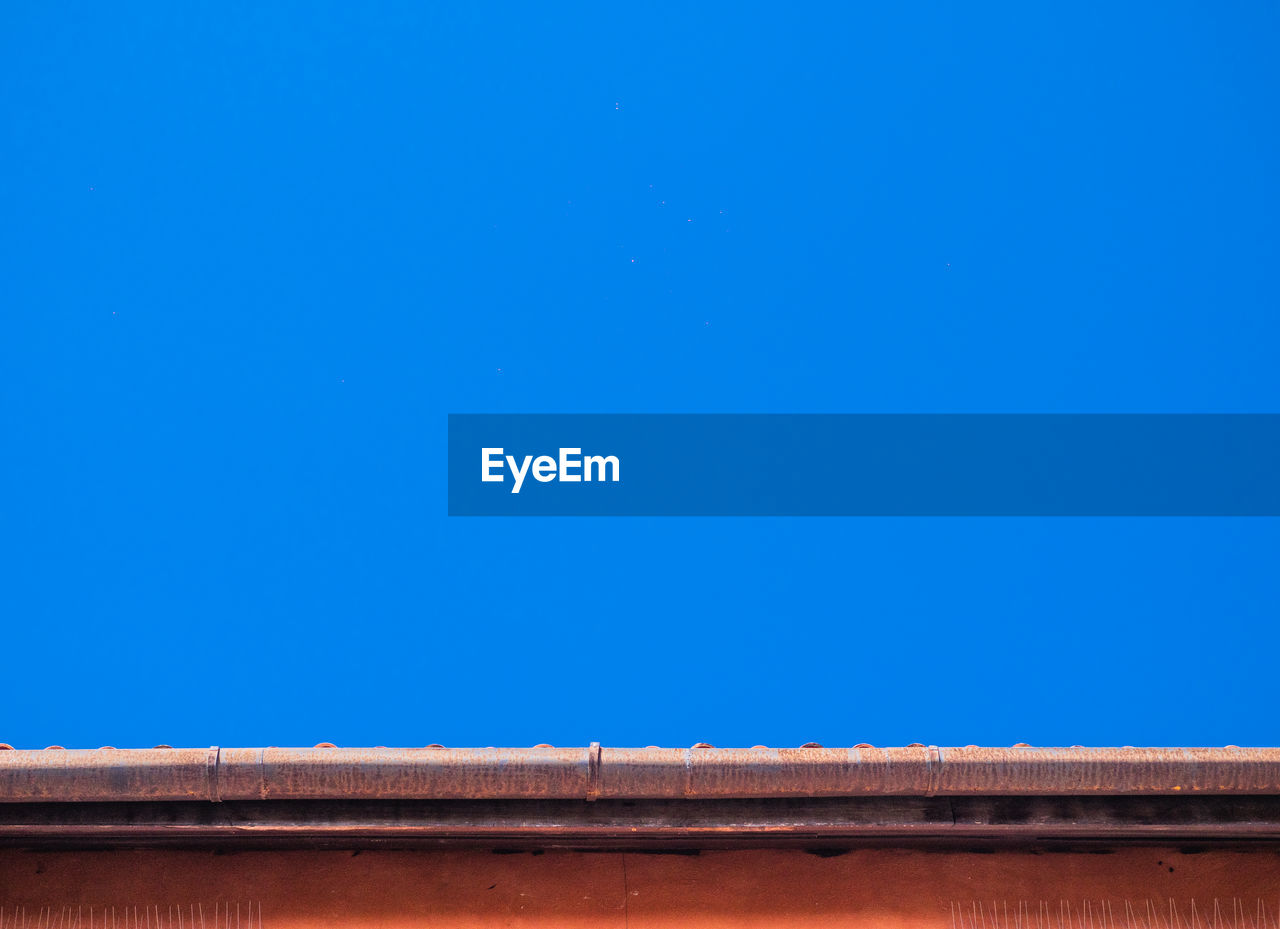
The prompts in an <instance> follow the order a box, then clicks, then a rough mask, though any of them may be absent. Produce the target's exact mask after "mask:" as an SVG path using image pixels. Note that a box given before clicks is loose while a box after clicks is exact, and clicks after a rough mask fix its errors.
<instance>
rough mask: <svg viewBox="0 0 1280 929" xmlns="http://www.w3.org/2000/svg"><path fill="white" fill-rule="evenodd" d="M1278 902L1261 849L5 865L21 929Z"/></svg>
mask: <svg viewBox="0 0 1280 929" xmlns="http://www.w3.org/2000/svg"><path fill="white" fill-rule="evenodd" d="M535 851H536V850H535ZM1278 900H1280V868H1278V867H1277V858H1276V855H1275V853H1274V852H1273V851H1270V850H1266V851H1256V852H1240V851H1236V850H1230V851H1223V850H1210V851H1206V852H1203V853H1200V854H1188V853H1184V852H1180V851H1178V850H1176V849H1173V848H1167V847H1165V848H1150V847H1141V848H1125V849H1118V850H1116V851H1115V852H1114V853H1113V854H1108V855H1096V854H1052V855H1041V854H1029V853H1025V852H1020V851H1002V850H997V851H992V852H991V853H989V854H967V853H965V852H963V851H955V852H951V853H946V854H938V853H934V852H931V851H903V850H899V849H892V850H883V849H861V850H856V851H852V852H850V853H848V854H844V855H834V856H830V855H822V856H820V855H810V854H805V853H804V852H803V851H800V850H755V851H717V852H705V853H702V854H698V855H646V854H632V853H622V854H608V853H606V854H582V853H578V852H570V851H557V850H550V851H547V852H546V853H545V854H502V855H495V854H491V853H490V852H489V851H486V850H477V849H450V850H444V851H431V852H423V851H394V852H387V851H380V850H366V851H363V852H362V853H361V854H359V855H352V854H351V852H350V851H327V852H326V851H290V852H284V853H279V852H271V851H241V852H238V853H236V854H231V855H226V854H223V855H219V854H211V853H210V852H209V851H203V850H179V849H146V850H132V849H111V850H109V851H102V852H93V851H77V852H50V851H47V850H41V851H39V852H27V851H23V850H18V849H5V850H0V904H3V905H4V914H3V915H4V923H5V926H6V927H9V926H14V925H15V924H16V925H18V926H24V925H25V926H27V927H28V929H35V927H44V929H48V927H50V926H53V927H54V929H57V927H59V926H62V927H66V926H68V925H71V926H77V925H78V926H79V927H81V929H85V927H87V926H88V925H89V924H90V920H91V919H92V921H93V925H94V926H95V927H102V926H104V925H107V926H114V927H116V929H123V927H126V926H127V927H128V929H137V927H139V926H141V927H142V929H148V927H150V929H155V927H157V926H161V927H163V929H173V927H174V926H175V924H177V923H178V922H179V921H178V918H177V917H178V914H179V913H182V914H183V915H184V916H185V918H184V919H183V920H182V921H181V923H180V925H181V926H182V927H184V929H192V927H193V926H194V927H197V929H198V927H200V926H201V925H202V924H203V925H206V926H212V925H214V924H215V923H216V924H217V925H219V926H231V927H234V926H235V925H236V906H237V905H238V906H240V908H241V909H240V914H241V915H240V922H239V925H240V926H241V927H247V926H249V924H250V918H249V913H250V912H251V911H252V912H253V913H254V914H255V916H256V920H255V921H254V923H253V926H252V929H312V927H314V929H331V927H376V929H492V927H495V926H510V927H520V929H542V927H546V929H566V927H567V929H737V927H742V929H766V927H767V929H779V927H782V929H791V927H795V929H1037V927H1071V929H1121V927H1133V929H1137V927H1148V929H1178V927H1181V929H1190V927H1199V929H1208V927H1212V929H1264V927H1265V929H1275V926H1276V925H1277V918H1278V914H1277V901H1278ZM228 903H230V904H231V905H230V906H228ZM173 904H177V905H176V906H173ZM157 905H159V906H158V907H157ZM149 906H150V907H151V910H150V913H148V907H149ZM112 908H114V909H112ZM175 911H176V912H175ZM215 914H216V916H215ZM77 920H78V922H77Z"/></svg>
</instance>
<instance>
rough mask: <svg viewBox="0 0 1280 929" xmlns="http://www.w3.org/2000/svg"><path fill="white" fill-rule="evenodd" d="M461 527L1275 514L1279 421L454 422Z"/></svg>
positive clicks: (847, 418) (511, 417)
mask: <svg viewBox="0 0 1280 929" xmlns="http://www.w3.org/2000/svg"><path fill="white" fill-rule="evenodd" d="M449 514H450V515H452V516H1275V515H1280V415H1270V414H1268V415H1248V414H1238V415H1237V414H1221V415H1219V414H1214V415H1145V414H1122V415H1089V414H1082V415H1003V414H990V415H988V414H978V415H942V414H939V415H934V414H926V415H897V414H890V415H755V414H750V415H733V414H691V415H667V414H654V415H635V414H617V415H594V414H545V415H526V414H457V415H451V416H450V417H449Z"/></svg>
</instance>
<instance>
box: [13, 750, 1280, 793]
mask: <svg viewBox="0 0 1280 929" xmlns="http://www.w3.org/2000/svg"><path fill="white" fill-rule="evenodd" d="M5 749H7V750H0V803H85V802H104V801H106V802H135V803H136V802H172V801H206V802H215V803H218V802H223V803H226V802H235V801H262V800H346V801H351V800H366V801H373V800H435V801H440V800H540V801H553V800H555V801H559V800H577V801H584V800H586V801H596V800H726V799H783V798H822V797H832V798H856V797H893V796H901V797H1000V796H1008V797H1034V796H1215V795H1246V794H1252V795H1280V748H1237V747H1234V746H1228V747H1226V748H1080V747H1072V748H1032V747H1030V746H1015V747H1013V748H980V747H977V746H968V747H964V748H940V747H938V746H925V745H911V746H906V747H901V748H874V747H871V746H866V745H860V746H856V747H854V748H823V747H819V746H806V747H802V748H766V747H763V746H759V747H756V748H749V749H716V748H712V747H710V746H705V747H703V746H695V747H694V748H691V749H670V748H652V747H651V748H643V749H640V748H604V747H602V746H600V745H599V744H598V743H592V744H591V745H589V746H587V747H584V748H552V747H550V746H539V747H535V748H460V749H445V748H439V747H428V748H337V747H333V746H319V747H316V748H219V747H212V748H202V749H175V748H167V747H162V748H155V749H95V750H66V749H56V748H55V749H45V750H42V751H18V750H12V749H8V748H7V746H6V747H5Z"/></svg>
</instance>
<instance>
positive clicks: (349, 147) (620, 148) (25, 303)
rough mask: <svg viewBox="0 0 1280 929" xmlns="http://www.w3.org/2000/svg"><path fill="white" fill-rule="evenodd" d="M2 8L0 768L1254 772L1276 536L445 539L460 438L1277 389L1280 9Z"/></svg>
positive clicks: (981, 524) (1052, 407) (1207, 532)
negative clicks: (501, 750) (600, 760)
mask: <svg viewBox="0 0 1280 929" xmlns="http://www.w3.org/2000/svg"><path fill="white" fill-rule="evenodd" d="M21 7H22V8H21V9H19V8H18V7H14V8H11V9H9V10H8V11H7V12H6V13H5V15H4V28H3V29H0V81H2V83H0V109H2V112H3V120H2V121H0V133H2V135H0V166H2V173H0V181H2V183H3V186H2V188H0V189H2V191H3V192H2V194H0V197H2V203H3V206H2V212H3V222H2V223H0V319H2V321H3V336H2V338H0V427H2V429H3V431H2V433H0V443H2V444H0V450H2V451H3V455H2V456H0V475H3V478H4V483H3V491H2V495H0V533H2V535H0V540H2V541H0V573H2V577H3V583H2V584H0V613H2V614H3V622H4V624H5V633H4V639H3V661H4V671H3V682H4V683H3V690H2V691H0V693H2V695H0V741H7V742H12V743H14V744H16V745H18V746H19V747H27V748H35V747H42V746H44V745H46V744H50V743H59V744H63V745H68V746H76V747H82V746H88V747H95V746H98V745H103V744H113V745H119V746H134V745H151V744H154V743H157V742H168V743H173V744H193V745H200V744H213V743H219V744H226V745H231V744H249V745H253V744H276V745H290V744H311V743H314V742H318V741H322V740H328V741H334V742H337V743H339V744H349V745H350V744H385V745H423V744H426V743H429V742H442V743H444V744H447V745H504V744H512V745H528V744H533V743H535V742H542V741H547V742H553V743H556V744H575V743H576V744H581V743H585V742H587V741H589V740H592V739H596V740H600V741H603V742H605V743H612V744H626V745H630V744H639V745H645V744H651V743H659V744H668V745H689V744H692V743H693V742H695V741H701V740H705V741H708V742H712V743H714V744H717V745H739V744H746V745H750V744H754V743H758V742H764V743H767V744H772V745H798V744H800V743H801V742H804V741H807V740H816V741H819V742H823V743H825V744H829V745H836V744H852V743H855V742H861V741H867V742H873V743H877V744H891V743H904V742H910V741H922V742H935V743H942V744H949V743H960V744H965V743H969V742H980V743H992V744H1010V743H1013V742H1015V741H1028V742H1032V743H1036V744H1063V743H1065V744H1071V743H1086V744H1209V745H1215V744H1216V745H1220V744H1225V743H1228V742H1234V743H1239V744H1266V743H1270V744H1276V743H1280V722H1278V721H1277V715H1276V713H1275V710H1274V701H1275V655H1276V651H1277V646H1280V632H1278V631H1277V628H1276V625H1277V619H1278V618H1280V571H1278V570H1277V567H1278V566H1280V521H1278V520H1274V519H1238V520H1233V519H1223V520H1214V519H1150V520H1130V519H950V520H947V519H896V520H895V519H845V520H842V519H830V520H785V519H723V520H709V519H705V520H699V519H670V520H661V519H616V520H612V519H601V520H574V519H545V520H544V519H527V520H465V519H452V520H451V519H448V518H447V517H446V516H445V424H446V419H445V417H446V414H447V413H449V412H485V411H511V412H525V411H533V412H540V411H554V412H611V411H618V412H722V411H737V412H869V411H893V412H902V411H929V412H964V411H983V412H1063V411H1072V412H1111V411H1116V412H1119V411H1126V412H1217V411H1222V412H1280V364H1277V347H1278V346H1280V318H1278V316H1280V313H1278V308H1280V273H1278V271H1280V267H1278V259H1277V255H1278V246H1280V234H1278V233H1280V229H1278V223H1280V219H1278V218H1280V170H1278V169H1277V165H1280V124H1278V123H1277V120H1276V109H1275V105H1276V98H1277V92H1278V91H1280V80H1278V78H1280V56H1277V55H1276V54H1275V49H1276V46H1277V42H1278V41H1280V10H1278V9H1277V7H1276V6H1275V4H1266V3H1248V2H1246V3H1236V4H1216V5H1215V4H1208V3H1199V4H1188V3H1142V2H1132V3H1121V4H1115V3H1095V4H1090V3H1086V4H1070V5H1063V4H1044V3H1031V4H1027V3H1008V4H999V3H988V4H962V3H955V4H932V3H920V4H870V3H860V4H843V3H842V4H835V3H832V4H826V5H822V4H814V5H809V6H807V7H805V6H803V5H802V7H801V8H800V9H796V8H795V5H788V4H776V5H759V4H744V3H738V2H735V3H732V4H695V5H690V4H684V3H673V4H665V5H658V6H645V5H636V4H602V3H591V4H582V5H559V4H551V5H546V4H542V5H538V4H534V5H529V4H510V5H497V4H483V3H468V4H453V5H446V4H430V3H418V2H378V0H375V2H371V3H356V4H352V3H319V4H312V3H305V4H304V3H284V2H278V3H265V4H263V3H254V4H246V3H238V2H227V0H219V2H217V3H213V2H207V3H192V4H185V3H180V4H172V3H159V2H129V0H126V2H123V3H118V4H89V3H82V4H62V3H42V4H23V5H21ZM691 7H692V8H691Z"/></svg>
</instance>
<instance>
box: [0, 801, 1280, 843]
mask: <svg viewBox="0 0 1280 929" xmlns="http://www.w3.org/2000/svg"><path fill="white" fill-rule="evenodd" d="M1170 841H1179V842H1194V843H1197V844H1202V845H1212V846H1215V847H1220V846H1223V845H1232V846H1240V845H1251V846H1257V845H1262V844H1269V845H1270V846H1271V847H1272V848H1280V797H1223V796H1193V797H1176V798H1175V797H1167V796H1155V797H1153V796H1142V797H1135V796H1127V797H1101V796H1088V797H1071V798H1063V797H994V798H993V797H853V798H805V799H798V798H786V799H772V800H692V801H690V800H643V801H636V800H628V801H623V800H600V801H598V802H595V803H585V802H583V801H581V800H488V801H478V800H451V801H439V800H435V801H426V800H414V801H405V800H399V801H396V800H367V801H333V800H296V801H291V802H288V803H278V802H273V801H264V800H253V801H227V802H224V803H222V804H216V805H215V804H210V803H201V802H182V803H30V804H8V805H5V806H0V845H19V846H22V847H26V848H31V847H41V848H68V847H72V848H74V847H86V846H88V847H98V846H103V845H126V846H138V845H164V846H183V845H185V846H197V847H206V846H219V847H230V848H246V847H278V848H315V847H344V848H350V847H375V848H387V847H397V848H420V847H427V848H432V847H438V846H450V847H454V846H482V847H500V848H510V847H559V848H565V847H568V848H606V849H631V848H639V849H650V848H725V847H789V846H800V847H804V848H849V847H862V846H866V845H894V846H900V847H936V848H949V847H954V846H956V845H963V846H964V847H974V846H978V845H983V846H994V847H1003V846H1010V845H1022V846H1035V847H1042V848H1044V847H1060V846H1062V845H1064V844H1065V845H1068V846H1072V847H1074V846H1078V845H1081V844H1089V845H1094V846H1097V845H1102V846H1108V847H1110V846H1114V845H1116V844H1133V843H1151V842H1170Z"/></svg>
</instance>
